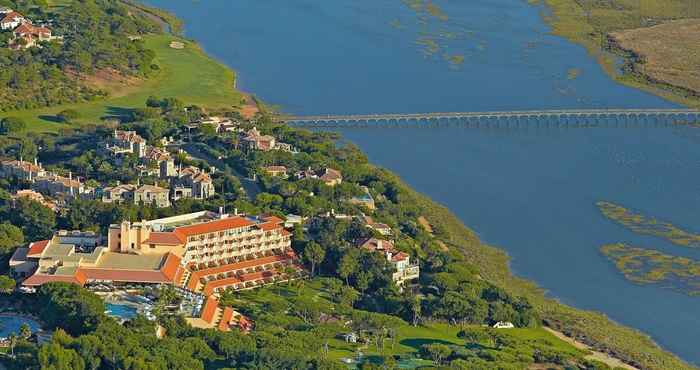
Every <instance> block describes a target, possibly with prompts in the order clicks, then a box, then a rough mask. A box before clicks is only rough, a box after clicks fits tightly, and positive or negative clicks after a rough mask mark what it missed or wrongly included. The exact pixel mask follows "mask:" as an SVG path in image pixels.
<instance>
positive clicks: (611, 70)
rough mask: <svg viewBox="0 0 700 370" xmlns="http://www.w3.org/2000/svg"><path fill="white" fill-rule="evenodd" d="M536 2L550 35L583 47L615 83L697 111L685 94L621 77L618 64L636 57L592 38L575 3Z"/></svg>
mask: <svg viewBox="0 0 700 370" xmlns="http://www.w3.org/2000/svg"><path fill="white" fill-rule="evenodd" d="M540 1H541V2H542V3H543V4H544V5H545V6H546V7H547V8H548V9H549V10H550V11H551V14H544V15H543V18H544V21H545V22H546V23H547V24H549V25H550V26H551V27H552V34H554V35H557V36H561V37H563V38H565V39H567V40H569V41H571V42H574V43H577V44H579V45H582V46H583V47H585V48H586V50H588V52H589V53H590V54H591V55H592V56H593V57H594V58H595V59H596V61H597V62H598V63H599V64H600V66H601V67H602V68H603V70H604V71H605V73H606V74H607V75H608V76H610V78H612V79H613V80H615V81H616V82H618V83H620V84H623V85H625V86H629V87H632V88H635V89H638V90H642V91H646V92H649V93H652V94H654V95H657V96H660V97H662V98H664V99H667V100H669V101H672V102H674V103H678V104H681V105H684V106H686V107H690V108H698V107H700V100H699V99H697V98H695V97H693V96H692V94H689V93H688V92H687V91H684V90H682V89H679V88H677V87H674V86H671V85H669V84H666V83H662V82H660V81H654V80H653V79H650V78H638V77H636V76H632V75H630V74H625V73H622V72H621V71H620V63H619V61H620V60H623V61H624V63H625V64H630V63H634V60H633V58H635V57H636V56H635V55H632V54H630V53H629V52H628V51H626V50H622V49H620V48H619V47H616V45H608V41H607V40H601V38H599V36H598V35H596V30H595V29H594V28H593V27H592V26H591V25H590V24H589V23H588V22H587V21H586V19H587V16H586V14H584V10H583V9H582V8H581V6H580V5H579V4H578V2H576V1H575V0H531V2H532V3H534V4H538V3H540ZM603 44H605V45H607V47H610V48H611V49H612V50H614V51H615V52H616V54H613V53H611V52H610V51H608V50H605V49H604V48H603Z"/></svg>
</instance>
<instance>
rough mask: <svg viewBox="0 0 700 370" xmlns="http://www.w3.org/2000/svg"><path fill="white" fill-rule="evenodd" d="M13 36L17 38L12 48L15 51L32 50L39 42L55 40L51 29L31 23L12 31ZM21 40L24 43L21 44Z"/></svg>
mask: <svg viewBox="0 0 700 370" xmlns="http://www.w3.org/2000/svg"><path fill="white" fill-rule="evenodd" d="M12 34H13V35H14V37H15V38H14V40H13V41H12V43H11V45H10V47H11V48H13V49H21V48H30V47H32V46H36V45H37V42H41V41H51V40H53V39H54V37H53V36H52V35H51V30H50V29H48V28H46V27H41V26H34V25H32V24H31V23H29V22H25V23H22V24H21V25H20V26H19V27H17V28H15V29H14V31H12ZM19 40H22V42H19Z"/></svg>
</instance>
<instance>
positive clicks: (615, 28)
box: [530, 0, 700, 107]
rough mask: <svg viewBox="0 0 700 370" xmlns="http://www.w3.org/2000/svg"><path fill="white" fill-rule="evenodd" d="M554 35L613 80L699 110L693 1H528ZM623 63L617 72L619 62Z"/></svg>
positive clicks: (699, 25) (699, 28)
mask: <svg viewBox="0 0 700 370" xmlns="http://www.w3.org/2000/svg"><path fill="white" fill-rule="evenodd" d="M530 2H531V3H533V4H542V3H543V4H544V5H546V6H547V9H546V10H543V17H544V19H545V20H546V22H547V23H549V24H550V25H551V26H552V33H553V34H555V35H559V36H562V37H565V38H567V39H568V40H570V41H573V42H576V43H578V44H581V45H583V46H584V47H585V48H586V49H587V50H588V51H589V52H590V53H591V54H592V55H594V56H595V57H596V59H597V60H598V62H599V63H600V64H601V65H602V66H603V68H604V70H605V71H606V72H607V73H608V75H610V76H611V77H612V78H614V79H615V80H616V81H618V82H620V83H622V84H625V85H628V86H631V87H635V88H638V89H641V90H645V91H649V92H651V93H654V94H656V95H659V96H662V97H664V98H666V99H669V100H672V101H675V102H678V103H681V104H684V105H687V106H690V107H698V106H700V100H698V97H699V96H700V80H698V78H697V76H696V73H695V71H696V70H697V68H698V66H700V59H699V58H698V56H697V55H698V46H697V43H696V42H695V41H694V40H696V39H697V37H698V35H699V34H700V21H698V18H700V8H699V7H698V6H697V2H696V1H694V0H641V1H639V0H635V1H628V0H611V1H596V0H530ZM619 58H622V59H623V61H624V63H623V66H622V68H620V67H619V65H618V63H617V60H618V59H619Z"/></svg>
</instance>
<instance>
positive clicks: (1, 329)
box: [0, 314, 41, 338]
mask: <svg viewBox="0 0 700 370" xmlns="http://www.w3.org/2000/svg"><path fill="white" fill-rule="evenodd" d="M24 323H26V324H27V325H29V328H30V329H31V330H32V333H34V332H37V331H39V330H40V329H41V326H40V325H39V323H38V322H36V321H34V320H32V319H30V318H27V317H22V316H15V315H11V314H0V338H7V337H8V336H10V334H12V333H14V334H17V335H19V328H20V327H21V326H22V324H24Z"/></svg>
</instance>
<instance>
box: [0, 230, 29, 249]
mask: <svg viewBox="0 0 700 370" xmlns="http://www.w3.org/2000/svg"><path fill="white" fill-rule="evenodd" d="M22 243H24V233H22V229H20V228H19V227H17V226H15V225H12V224H10V223H7V222H4V223H1V224H0V255H1V254H6V253H10V252H12V251H13V250H14V249H15V248H16V247H18V246H20V245H22Z"/></svg>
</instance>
